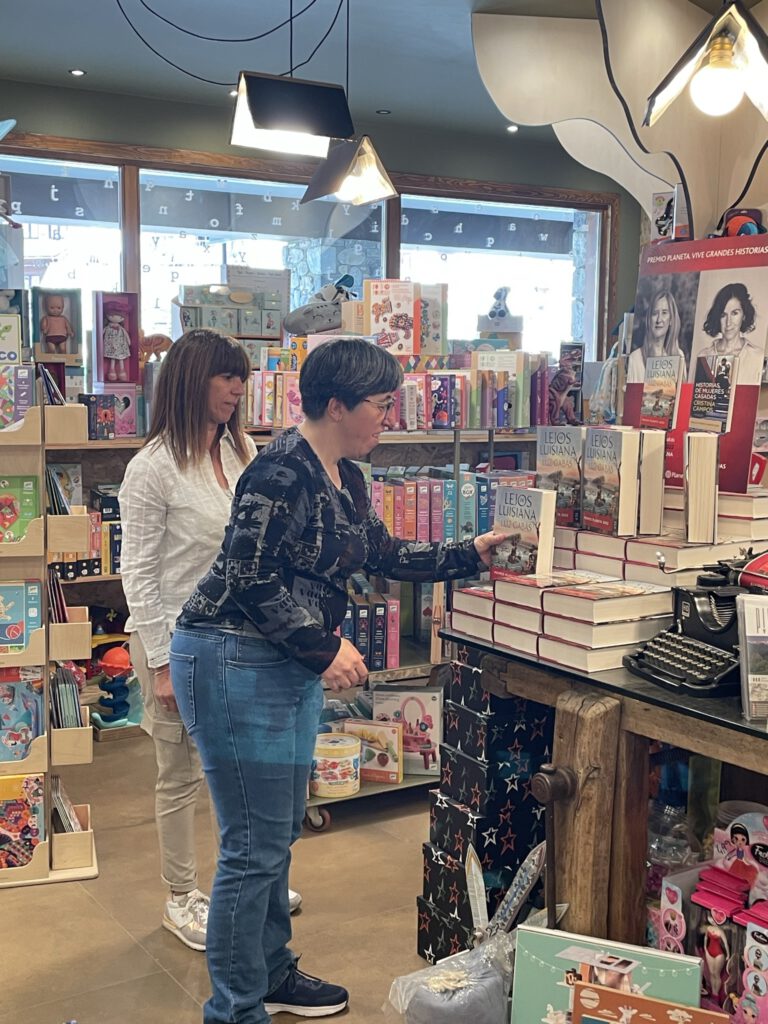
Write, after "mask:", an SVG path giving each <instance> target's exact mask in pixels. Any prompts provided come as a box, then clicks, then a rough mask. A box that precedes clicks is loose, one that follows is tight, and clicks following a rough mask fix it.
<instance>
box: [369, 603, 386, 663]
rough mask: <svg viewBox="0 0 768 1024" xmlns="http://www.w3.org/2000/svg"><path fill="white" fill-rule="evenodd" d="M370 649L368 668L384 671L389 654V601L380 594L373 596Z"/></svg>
mask: <svg viewBox="0 0 768 1024" xmlns="http://www.w3.org/2000/svg"><path fill="white" fill-rule="evenodd" d="M370 651H371V654H370V661H369V664H368V668H369V669H370V670H371V672H382V671H383V670H384V668H385V667H386V656H387V603H386V601H385V600H384V599H383V598H381V597H379V595H378V594H377V595H376V596H375V597H373V598H371V617H370Z"/></svg>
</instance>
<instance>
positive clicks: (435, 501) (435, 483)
mask: <svg viewBox="0 0 768 1024" xmlns="http://www.w3.org/2000/svg"><path fill="white" fill-rule="evenodd" d="M444 493H445V481H444V480H439V479H432V480H430V481H429V539H430V540H433V541H435V540H436V541H442V540H443V539H444V531H443V496H444Z"/></svg>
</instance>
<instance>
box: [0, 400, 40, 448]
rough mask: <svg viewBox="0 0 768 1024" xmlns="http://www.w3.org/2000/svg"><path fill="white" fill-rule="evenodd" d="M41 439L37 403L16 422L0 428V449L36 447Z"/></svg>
mask: <svg viewBox="0 0 768 1024" xmlns="http://www.w3.org/2000/svg"><path fill="white" fill-rule="evenodd" d="M41 440H42V434H41V427H40V406H39V405H35V406H33V407H32V408H31V409H28V410H27V412H26V413H25V414H24V419H23V420H19V422H18V424H16V425H14V426H13V427H6V428H5V430H0V449H7V448H21V447H38V446H39V445H40V442H41Z"/></svg>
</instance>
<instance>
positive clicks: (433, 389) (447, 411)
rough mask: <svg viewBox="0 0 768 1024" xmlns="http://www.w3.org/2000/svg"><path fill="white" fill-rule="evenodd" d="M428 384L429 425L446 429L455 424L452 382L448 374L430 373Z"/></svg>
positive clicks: (435, 428)
mask: <svg viewBox="0 0 768 1024" xmlns="http://www.w3.org/2000/svg"><path fill="white" fill-rule="evenodd" d="M429 384H430V426H431V427H432V429H433V430H448V429H451V428H453V427H454V426H455V425H456V416H455V413H454V409H453V384H452V381H451V378H450V375H449V374H444V373H432V374H430V376H429Z"/></svg>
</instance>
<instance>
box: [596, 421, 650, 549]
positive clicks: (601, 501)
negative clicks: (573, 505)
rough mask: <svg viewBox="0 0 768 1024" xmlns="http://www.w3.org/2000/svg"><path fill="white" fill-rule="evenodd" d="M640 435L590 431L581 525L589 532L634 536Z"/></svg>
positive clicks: (613, 430) (605, 428) (607, 428)
mask: <svg viewBox="0 0 768 1024" xmlns="http://www.w3.org/2000/svg"><path fill="white" fill-rule="evenodd" d="M639 446H640V437H639V434H637V432H634V431H625V430H618V429H615V428H610V427H588V428H587V438H586V442H585V447H584V493H583V499H582V525H583V527H584V529H586V530H595V531H596V532H598V533H612V534H617V535H619V536H622V535H634V533H635V532H636V529H637V496H638V489H637V460H638V455H639Z"/></svg>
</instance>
